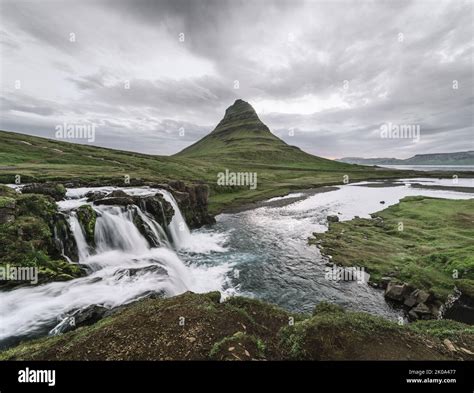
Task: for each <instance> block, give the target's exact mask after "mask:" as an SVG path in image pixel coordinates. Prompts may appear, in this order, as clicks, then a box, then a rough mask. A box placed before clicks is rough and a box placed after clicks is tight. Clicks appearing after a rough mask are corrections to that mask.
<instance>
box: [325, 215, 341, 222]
mask: <svg viewBox="0 0 474 393" xmlns="http://www.w3.org/2000/svg"><path fill="white" fill-rule="evenodd" d="M326 219H327V220H328V222H339V217H338V216H336V215H331V216H327V218H326Z"/></svg>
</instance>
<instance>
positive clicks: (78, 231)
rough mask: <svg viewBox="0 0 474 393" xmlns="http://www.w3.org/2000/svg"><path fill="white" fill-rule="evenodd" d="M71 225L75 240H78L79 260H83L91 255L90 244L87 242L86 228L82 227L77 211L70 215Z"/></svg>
mask: <svg viewBox="0 0 474 393" xmlns="http://www.w3.org/2000/svg"><path fill="white" fill-rule="evenodd" d="M69 225H70V227H71V232H72V234H73V236H74V240H75V241H76V245H77V252H78V254H79V261H83V260H85V259H86V258H87V257H88V256H89V245H88V244H87V242H86V237H85V235H84V230H83V229H82V226H81V224H80V223H79V220H78V219H77V216H76V213H75V212H72V213H71V215H70V216H69Z"/></svg>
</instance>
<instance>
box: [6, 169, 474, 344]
mask: <svg viewBox="0 0 474 393" xmlns="http://www.w3.org/2000/svg"><path fill="white" fill-rule="evenodd" d="M410 183H424V184H428V185H429V184H433V185H447V186H453V180H452V179H439V180H436V179H435V180H434V179H422V178H421V179H410V180H401V181H400V183H399V184H391V185H389V186H384V187H371V184H370V182H363V183H358V184H351V185H345V186H342V187H340V188H338V189H337V190H334V191H329V192H324V193H313V194H311V193H295V194H292V195H290V196H287V197H283V198H282V197H279V198H273V199H271V200H269V201H267V203H266V204H265V205H264V206H263V207H260V208H257V209H252V210H247V211H243V212H240V213H235V214H221V215H219V216H218V217H217V224H216V225H214V226H213V227H212V228H204V229H200V230H197V231H189V229H188V227H187V226H186V224H185V223H184V219H183V217H182V215H181V212H179V209H178V208H177V205H176V202H175V201H174V199H173V197H172V195H171V194H169V193H167V192H166V191H163V190H157V189H149V188H144V187H143V188H125V189H124V190H125V191H126V192H127V193H128V194H130V195H142V196H145V195H154V194H155V193H157V192H159V193H161V194H162V195H163V197H164V198H165V199H166V200H168V201H169V202H170V203H171V204H172V205H173V207H174V209H175V211H176V214H175V216H174V217H173V219H172V221H171V223H170V225H169V226H168V228H161V227H160V226H159V224H158V223H156V222H155V221H154V220H153V218H152V217H150V216H149V215H148V214H147V213H146V212H143V211H141V210H140V209H139V208H138V207H136V209H138V214H140V216H141V217H142V218H143V220H144V221H145V222H146V223H147V224H148V225H149V226H150V228H151V229H152V232H153V234H154V236H155V238H156V244H158V245H159V246H157V247H150V246H149V244H148V243H147V241H146V240H145V238H144V237H143V236H142V235H141V233H140V232H139V231H138V230H137V228H136V227H135V226H134V224H133V221H132V211H130V210H124V209H123V208H120V207H116V206H94V209H95V210H96V212H97V214H98V219H97V223H96V231H95V236H94V237H95V243H96V250H95V251H94V250H90V249H89V247H88V246H87V243H86V241H85V237H84V233H83V231H82V228H81V226H80V225H79V223H78V221H77V219H76V218H75V216H74V213H73V212H72V211H71V209H74V208H76V207H78V206H80V205H83V204H84V203H87V202H86V198H85V194H86V193H87V192H88V191H90V190H91V189H90V188H87V189H86V188H83V189H70V190H68V193H67V199H66V200H65V201H61V202H59V206H60V208H61V209H62V210H63V211H65V212H69V213H68V214H69V219H70V223H71V224H73V225H72V226H73V231H74V236H75V239H76V242H77V244H78V247H79V255H80V263H81V264H84V265H85V266H87V267H88V269H89V272H90V273H89V275H88V276H87V277H83V278H79V279H75V280H71V281H68V282H55V283H50V284H45V285H41V286H36V287H26V288H19V289H16V290H12V291H9V292H2V293H1V295H0V315H2V323H1V326H0V341H1V340H4V343H5V342H7V341H6V340H7V339H11V338H12V337H25V336H29V337H31V336H35V335H39V334H47V332H48V331H50V330H51V329H52V328H53V327H54V326H56V325H57V324H58V323H60V322H61V321H62V320H64V318H65V316H67V314H68V313H70V312H71V311H74V310H77V309H80V308H83V307H87V306H90V305H92V304H98V305H102V306H105V307H109V308H113V307H116V306H119V305H122V304H126V303H129V302H131V301H133V300H136V299H138V298H140V297H143V296H146V295H148V294H149V293H151V292H155V293H159V294H162V295H163V296H173V295H177V294H179V293H183V292H185V291H187V290H191V291H194V292H208V291H212V290H219V291H221V292H222V293H223V294H224V296H231V295H234V294H241V295H246V296H252V297H257V298H260V299H263V300H266V301H269V302H272V303H275V304H278V305H280V306H282V307H284V308H287V309H289V310H293V311H299V312H310V311H311V310H312V309H313V308H314V305H315V304H317V303H318V302H320V301H322V300H327V301H330V302H335V303H339V304H341V305H344V306H345V307H347V308H349V309H353V310H362V311H367V312H370V313H373V314H378V315H382V316H384V317H386V318H389V319H392V320H393V319H396V318H398V317H399V316H400V315H401V311H400V310H394V309H393V308H392V307H391V306H390V305H388V304H387V303H386V302H385V300H384V297H383V293H382V291H379V290H375V289H373V288H371V287H370V286H368V285H367V284H366V283H357V282H335V281H328V280H326V275H325V269H326V263H327V262H328V260H327V259H326V258H324V257H323V256H321V254H320V252H319V250H318V248H317V247H315V246H309V245H308V244H307V238H308V236H310V235H311V234H312V232H322V231H325V230H326V229H327V226H326V224H327V222H326V217H327V215H332V214H338V215H339V217H340V219H341V220H350V219H352V218H353V217H354V216H355V215H357V216H360V217H369V215H370V213H373V212H375V211H378V210H381V209H384V208H386V207H387V206H390V205H392V204H395V203H397V202H398V201H399V200H400V199H401V198H403V197H404V196H408V195H427V196H434V197H442V198H452V199H461V198H462V199H466V198H473V197H474V194H473V193H460V192H455V191H446V190H429V189H416V188H414V187H411V185H410ZM454 185H456V186H460V187H473V186H474V184H473V180H471V179H459V180H458V184H454ZM114 189H117V188H114V187H102V188H94V190H102V191H105V192H110V191H112V190H114ZM295 198H297V200H296V201H295ZM382 200H383V201H385V204H384V205H382V204H380V201H382ZM285 203H286V204H285ZM132 271H133V272H134V274H130V272H132ZM4 345H5V344H4Z"/></svg>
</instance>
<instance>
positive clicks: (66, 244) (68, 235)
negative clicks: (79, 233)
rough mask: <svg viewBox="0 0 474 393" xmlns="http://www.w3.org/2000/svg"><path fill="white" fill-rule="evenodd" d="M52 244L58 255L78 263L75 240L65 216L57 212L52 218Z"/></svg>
mask: <svg viewBox="0 0 474 393" xmlns="http://www.w3.org/2000/svg"><path fill="white" fill-rule="evenodd" d="M53 227H54V243H55V245H56V250H57V252H58V254H59V255H62V254H64V255H67V256H68V257H69V258H70V259H71V260H72V261H74V262H78V261H79V253H78V251H77V244H76V240H75V239H74V235H73V234H72V231H71V228H70V226H69V222H68V220H67V216H66V215H65V214H64V213H60V212H58V213H57V214H56V215H55V217H54V223H53Z"/></svg>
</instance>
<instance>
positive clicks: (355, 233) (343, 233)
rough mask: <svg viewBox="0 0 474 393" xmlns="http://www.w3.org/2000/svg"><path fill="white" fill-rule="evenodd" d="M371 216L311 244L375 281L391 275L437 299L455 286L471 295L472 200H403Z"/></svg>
mask: <svg viewBox="0 0 474 393" xmlns="http://www.w3.org/2000/svg"><path fill="white" fill-rule="evenodd" d="M374 217H379V219H377V218H376V219H372V220H370V219H354V220H351V221H346V222H339V223H331V225H330V228H329V230H328V231H327V232H326V233H322V234H315V239H310V242H314V241H316V240H318V241H319V242H320V246H321V249H322V252H323V253H324V254H328V255H332V257H333V259H332V261H333V262H334V263H336V264H338V265H343V266H363V267H365V269H366V270H367V271H368V273H370V274H371V280H372V281H374V282H377V281H379V280H380V279H381V278H382V277H383V276H391V277H393V278H394V279H397V280H399V281H403V282H407V283H409V284H411V285H413V286H414V287H416V288H420V289H426V290H431V291H432V292H433V293H434V294H435V295H436V296H437V297H438V298H440V299H446V296H447V295H448V294H449V293H451V292H452V290H453V288H454V286H455V285H457V286H460V285H462V286H463V287H465V288H466V292H468V291H469V292H472V288H474V242H473V241H472V239H474V201H473V200H448V199H435V198H428V197H407V198H404V199H402V200H401V201H400V203H399V204H397V205H394V206H391V207H389V208H387V209H385V210H383V211H381V212H379V213H376V214H374ZM381 220H383V221H381ZM400 223H402V224H403V230H399V228H401V227H400ZM456 272H457V275H458V276H457V278H455V277H453V274H455V273H456Z"/></svg>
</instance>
